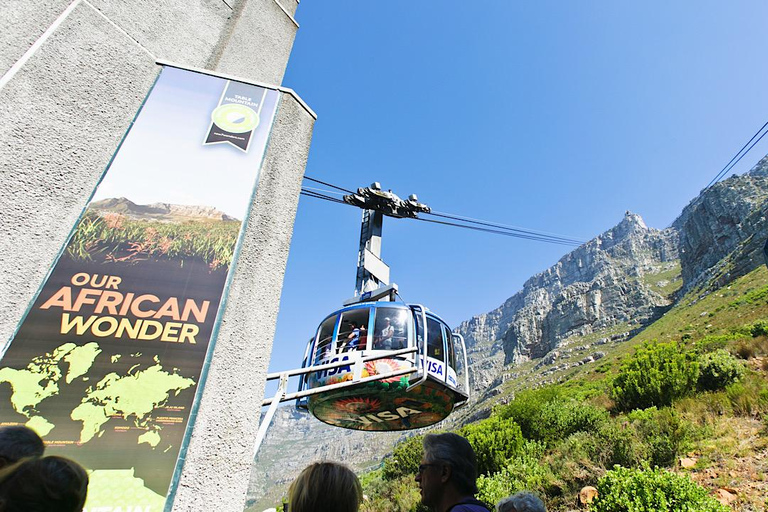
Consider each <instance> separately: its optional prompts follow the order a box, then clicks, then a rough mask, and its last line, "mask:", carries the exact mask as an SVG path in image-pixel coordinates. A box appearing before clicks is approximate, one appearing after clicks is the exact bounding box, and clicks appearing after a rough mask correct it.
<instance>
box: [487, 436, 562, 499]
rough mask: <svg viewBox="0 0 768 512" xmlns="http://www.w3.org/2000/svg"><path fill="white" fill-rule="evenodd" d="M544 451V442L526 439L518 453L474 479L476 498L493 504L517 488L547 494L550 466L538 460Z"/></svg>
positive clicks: (549, 481)
mask: <svg viewBox="0 0 768 512" xmlns="http://www.w3.org/2000/svg"><path fill="white" fill-rule="evenodd" d="M543 453H544V444H543V443H537V442H530V441H529V442H527V443H525V445H524V446H523V447H522V449H521V453H520V454H518V455H517V456H516V457H513V458H512V459H510V460H509V461H508V462H507V464H506V465H505V466H504V467H503V468H502V469H501V471H499V472H497V473H494V474H493V475H490V476H484V475H482V476H480V477H479V478H478V479H477V488H478V493H477V499H479V500H480V501H483V502H485V503H488V504H490V505H492V504H494V503H498V501H499V500H500V499H502V498H505V497H507V496H509V495H510V494H514V493H516V492H518V491H523V490H526V491H535V492H538V493H539V494H541V495H544V494H546V491H547V489H548V488H549V487H550V486H551V484H552V481H553V480H554V477H553V475H552V471H551V469H550V468H549V466H548V465H547V464H543V463H542V462H541V457H542V455H543Z"/></svg>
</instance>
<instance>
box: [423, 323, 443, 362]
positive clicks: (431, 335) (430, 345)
mask: <svg viewBox="0 0 768 512" xmlns="http://www.w3.org/2000/svg"><path fill="white" fill-rule="evenodd" d="M443 344H444V340H443V329H442V326H441V325H440V322H438V321H437V320H435V319H433V318H429V317H427V355H428V356H429V357H434V358H435V359H443V356H444V355H445V352H444V349H443Z"/></svg>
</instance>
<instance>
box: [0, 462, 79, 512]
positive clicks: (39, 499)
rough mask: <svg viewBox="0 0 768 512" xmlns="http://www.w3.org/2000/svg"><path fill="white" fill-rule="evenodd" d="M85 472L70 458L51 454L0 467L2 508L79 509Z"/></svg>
mask: <svg viewBox="0 0 768 512" xmlns="http://www.w3.org/2000/svg"><path fill="white" fill-rule="evenodd" d="M87 492H88V474H87V473H86V472H85V469H83V467H82V466H80V464H78V463H77V462H75V461H73V460H69V459H65V458H64V457H57V456H55V455H51V456H48V457H42V458H40V459H24V460H21V461H19V462H17V463H16V464H13V465H11V466H8V467H6V468H4V469H2V470H0V510H2V512H50V511H52V510H55V511H56V512H80V511H81V510H83V506H84V505H85V497H86V495H87Z"/></svg>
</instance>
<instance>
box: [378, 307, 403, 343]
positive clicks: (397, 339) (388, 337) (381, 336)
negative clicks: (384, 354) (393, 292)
mask: <svg viewBox="0 0 768 512" xmlns="http://www.w3.org/2000/svg"><path fill="white" fill-rule="evenodd" d="M408 331H409V327H408V310H405V309H402V308H388V307H377V308H376V320H375V321H374V334H373V348H374V349H375V350H398V349H401V348H405V347H406V346H407V345H408Z"/></svg>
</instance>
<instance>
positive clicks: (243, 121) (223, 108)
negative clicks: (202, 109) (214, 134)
mask: <svg viewBox="0 0 768 512" xmlns="http://www.w3.org/2000/svg"><path fill="white" fill-rule="evenodd" d="M211 120H212V121H213V122H214V123H215V124H216V126H218V127H219V128H221V129H222V130H226V131H228V132H230V133H245V132H250V131H251V130H253V129H254V128H256V127H257V126H258V125H259V115H258V114H257V113H256V112H254V111H253V109H251V108H249V107H246V106H245V105H237V104H233V103H230V104H228V105H220V106H218V107H216V109H214V111H213V112H212V113H211Z"/></svg>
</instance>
